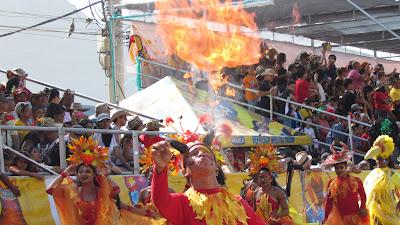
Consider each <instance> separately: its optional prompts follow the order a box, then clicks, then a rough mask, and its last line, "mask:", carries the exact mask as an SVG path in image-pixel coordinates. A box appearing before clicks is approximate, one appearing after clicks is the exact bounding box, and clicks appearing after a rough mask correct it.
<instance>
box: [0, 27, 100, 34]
mask: <svg viewBox="0 0 400 225" xmlns="http://www.w3.org/2000/svg"><path fill="white" fill-rule="evenodd" d="M0 28H5V29H7V28H8V30H10V29H11V30H12V28H19V27H15V26H2V25H0ZM3 30H4V29H3ZM31 31H38V32H53V33H65V34H68V33H69V31H63V30H54V29H40V28H39V29H38V28H32V29H31ZM73 33H74V34H82V35H101V34H99V33H97V32H79V31H74V32H73Z"/></svg>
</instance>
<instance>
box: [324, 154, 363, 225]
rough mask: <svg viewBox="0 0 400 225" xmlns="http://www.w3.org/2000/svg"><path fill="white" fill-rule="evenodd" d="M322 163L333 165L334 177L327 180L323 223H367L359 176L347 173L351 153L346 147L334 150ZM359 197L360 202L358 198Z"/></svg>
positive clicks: (356, 224)
mask: <svg viewBox="0 0 400 225" xmlns="http://www.w3.org/2000/svg"><path fill="white" fill-rule="evenodd" d="M331 151H332V155H330V156H328V158H327V159H326V160H325V161H324V162H323V163H322V165H323V166H325V167H332V166H333V167H334V168H335V173H336V175H337V177H336V178H333V179H331V180H330V181H329V182H328V189H327V193H328V196H327V198H326V202H325V220H324V223H323V224H324V225H364V224H365V225H369V219H368V210H367V209H366V206H365V203H366V199H367V197H366V195H365V191H364V187H363V183H362V181H361V179H360V178H358V177H353V176H350V175H349V171H350V169H349V167H348V164H347V163H348V162H349V161H350V160H351V154H350V153H349V152H348V151H347V149H343V150H341V151H338V152H337V151H335V150H333V148H331ZM359 199H360V201H361V202H360V204H359V203H358V200H359Z"/></svg>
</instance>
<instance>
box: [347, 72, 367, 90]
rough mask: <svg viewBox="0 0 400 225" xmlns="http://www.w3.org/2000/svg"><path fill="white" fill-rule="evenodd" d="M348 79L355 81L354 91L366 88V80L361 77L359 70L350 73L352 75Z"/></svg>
mask: <svg viewBox="0 0 400 225" xmlns="http://www.w3.org/2000/svg"><path fill="white" fill-rule="evenodd" d="M347 78H348V79H351V80H352V81H353V88H354V90H357V89H358V88H363V87H364V79H363V78H362V76H361V74H360V72H358V70H352V71H350V73H349V74H348V75H347Z"/></svg>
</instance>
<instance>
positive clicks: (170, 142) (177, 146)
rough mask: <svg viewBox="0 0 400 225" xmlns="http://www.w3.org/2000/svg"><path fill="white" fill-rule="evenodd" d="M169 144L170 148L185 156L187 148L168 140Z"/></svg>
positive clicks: (177, 142)
mask: <svg viewBox="0 0 400 225" xmlns="http://www.w3.org/2000/svg"><path fill="white" fill-rule="evenodd" d="M169 144H170V145H171V147H173V148H174V149H176V150H178V151H179V152H180V153H181V154H185V153H187V152H188V151H189V147H188V146H187V145H186V144H184V143H182V142H180V141H177V140H170V141H169Z"/></svg>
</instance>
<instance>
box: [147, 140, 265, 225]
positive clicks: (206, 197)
mask: <svg viewBox="0 0 400 225" xmlns="http://www.w3.org/2000/svg"><path fill="white" fill-rule="evenodd" d="M188 146H189V150H188V152H187V153H185V154H184V155H183V163H184V169H183V171H182V173H183V175H184V176H186V177H187V178H188V181H189V183H190V186H191V187H190V188H189V189H188V190H187V191H186V192H185V193H169V192H168V175H167V170H168V162H169V161H170V159H171V155H172V154H171V152H170V150H169V148H170V145H169V144H168V142H159V143H157V144H155V145H153V146H152V159H153V161H154V166H153V179H152V184H151V194H152V199H153V202H154V204H155V206H156V207H157V208H158V210H159V213H160V214H161V215H162V216H163V217H164V218H166V219H167V220H168V221H169V222H171V223H172V224H174V225H192V224H193V225H206V224H212V225H235V224H237V225H246V224H247V225H259V224H260V225H261V224H265V222H264V221H262V220H261V219H260V218H259V217H258V216H257V215H256V214H255V213H254V211H253V210H252V209H251V207H250V206H249V205H248V204H247V203H246V202H245V201H244V200H243V199H242V198H240V197H238V196H236V195H233V194H231V193H229V192H228V191H227V190H226V189H224V188H222V187H221V186H220V185H219V184H218V181H217V178H216V177H217V169H218V166H217V163H216V160H215V157H214V154H213V153H212V151H211V150H210V148H209V147H208V146H207V145H205V144H204V143H202V142H195V143H189V144H188Z"/></svg>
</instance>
